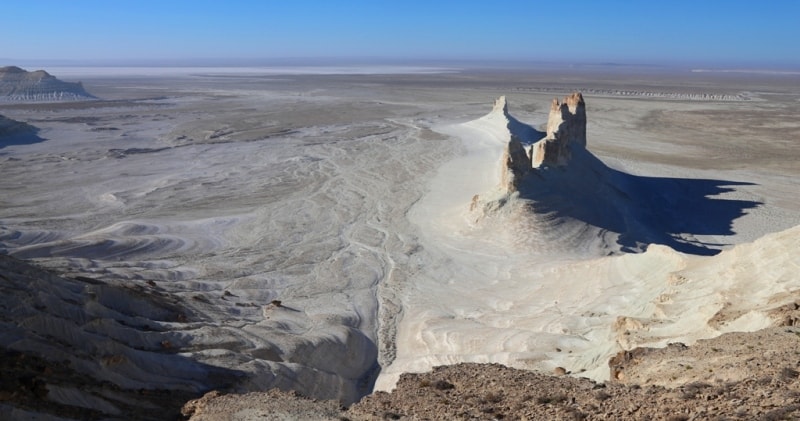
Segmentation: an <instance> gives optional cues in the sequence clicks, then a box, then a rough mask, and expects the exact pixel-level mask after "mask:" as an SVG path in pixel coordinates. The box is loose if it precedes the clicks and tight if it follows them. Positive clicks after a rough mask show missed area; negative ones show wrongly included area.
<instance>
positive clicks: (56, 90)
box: [0, 66, 94, 102]
mask: <svg viewBox="0 0 800 421" xmlns="http://www.w3.org/2000/svg"><path fill="white" fill-rule="evenodd" d="M86 99H94V96H92V95H91V94H90V93H88V92H86V90H85V89H84V88H83V85H82V84H81V83H80V82H75V83H73V82H64V81H62V80H59V79H58V78H56V77H55V76H52V75H51V74H49V73H47V72H46V71H44V70H36V71H34V72H28V71H26V70H24V69H21V68H19V67H16V66H6V67H0V101H6V102H39V101H81V100H86Z"/></svg>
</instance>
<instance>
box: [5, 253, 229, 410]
mask: <svg viewBox="0 0 800 421" xmlns="http://www.w3.org/2000/svg"><path fill="white" fill-rule="evenodd" d="M0 292H2V294H0V357H2V358H0V360H1V361H2V372H3V376H2V380H0V395H2V396H3V399H0V400H2V402H0V418H4V419H19V418H23V417H30V416H31V413H40V414H41V413H45V414H51V415H59V416H68V417H74V418H79V419H101V418H102V419H131V418H135V419H164V418H165V417H169V416H170V415H172V416H175V415H177V413H178V408H179V406H180V404H181V401H182V400H185V399H187V398H191V397H192V396H197V395H199V394H202V393H203V392H205V391H207V390H209V389H211V388H220V387H222V388H225V387H227V386H230V385H232V384H233V383H235V382H236V381H238V380H240V379H241V378H242V377H243V374H242V373H239V372H237V371H235V370H229V369H223V368H218V367H213V366H210V365H207V364H203V363H201V362H198V361H195V360H192V359H190V358H187V357H186V356H183V355H181V354H179V353H178V351H179V349H180V348H181V347H184V346H186V345H187V337H186V335H184V334H182V333H181V332H179V331H178V330H179V329H185V328H186V327H187V325H188V324H189V323H191V322H192V321H193V319H194V318H195V315H194V314H192V313H190V312H188V311H187V310H186V309H185V308H184V307H183V306H182V305H181V304H180V303H179V302H177V301H176V300H175V297H172V296H169V295H167V294H159V293H158V292H156V291H146V290H145V289H143V288H141V287H139V288H136V287H120V286H114V285H109V284H106V283H103V282H101V281H98V280H95V279H89V278H80V279H68V278H63V277H60V276H57V275H55V274H53V273H51V272H48V271H45V270H42V269H39V268H37V267H35V266H32V265H29V264H27V263H25V262H22V261H19V260H16V259H14V258H12V257H8V256H4V255H0Z"/></svg>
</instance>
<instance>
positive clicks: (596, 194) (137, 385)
mask: <svg viewBox="0 0 800 421" xmlns="http://www.w3.org/2000/svg"><path fill="white" fill-rule="evenodd" d="M36 70H38V71H36ZM45 70H46V71H45ZM694 70H695V71H692V69H686V68H678V67H636V66H615V65H598V66H540V67H537V66H529V67H526V68H505V69H500V68H491V69H486V68H477V67H470V68H468V67H459V66H456V65H454V66H406V65H393V66H366V65H365V66H338V67H334V66H328V67H322V66H296V67H286V66H284V67H281V66H275V67H258V66H254V67H181V68H167V67H151V68H150V67H130V68H126V67H69V66H62V67H59V66H51V67H48V68H46V69H44V70H39V69H23V68H20V67H16V66H9V67H3V68H0V289H1V290H2V294H0V324H1V325H2V329H0V352H2V353H3V356H2V358H1V359H0V360H2V362H1V363H0V364H1V365H2V366H3V368H2V373H3V375H2V379H0V418H3V419H41V420H50V419H91V420H95V419H97V420H99V419H154V420H155V419H178V418H180V417H185V418H189V417H192V419H197V420H203V419H236V420H250V419H352V420H360V419H665V420H668V419H669V420H678V419H683V420H689V419H795V418H798V417H800V374H798V372H800V351H797V350H800V346H798V345H800V330H798V329H800V328H799V327H798V325H800V322H798V320H800V310H798V309H800V258H799V257H798V250H800V194H798V192H799V190H798V182H797V180H798V178H800V164H799V162H800V148H798V147H797V146H798V142H799V141H800V74H797V73H792V72H787V73H769V72H738V71H737V72H715V71H697V69H694ZM78 81H80V82H78ZM204 396H205V397H204ZM187 402H188V403H187Z"/></svg>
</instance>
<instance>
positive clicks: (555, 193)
mask: <svg viewBox="0 0 800 421" xmlns="http://www.w3.org/2000/svg"><path fill="white" fill-rule="evenodd" d="M498 103H502V106H498V105H495V108H494V110H493V111H492V112H491V113H490V114H489V115H487V116H486V117H483V118H482V119H481V120H482V123H483V124H484V125H494V126H497V127H495V128H494V132H495V133H498V134H499V135H498V137H500V138H501V141H502V140H504V141H506V142H507V146H506V148H505V153H504V157H503V158H502V161H503V168H501V172H502V173H503V177H502V180H503V181H502V183H501V188H503V189H505V191H506V193H505V194H503V195H501V196H500V197H499V198H498V197H497V195H492V194H489V195H482V196H484V200H483V201H482V202H481V203H478V204H479V205H480V206H477V205H476V204H473V208H477V209H478V210H479V212H482V213H483V214H484V215H485V214H486V212H487V211H490V210H493V209H494V210H497V209H499V208H501V207H503V206H504V205H505V204H507V203H508V200H509V199H513V200H514V201H515V204H516V205H518V206H522V207H523V208H525V209H527V210H529V211H531V213H532V214H531V215H529V218H528V221H527V222H526V221H524V220H523V219H524V218H520V216H519V214H517V215H515V219H516V220H517V221H519V222H522V223H523V224H526V225H528V228H527V229H523V230H522V231H523V232H531V231H533V232H536V233H539V234H542V235H545V236H547V237H552V239H553V240H556V241H558V239H559V236H561V235H563V234H564V233H568V234H567V237H562V238H561V239H560V241H571V242H573V243H575V244H578V243H591V242H597V241H599V243H598V244H597V245H598V247H599V248H600V249H601V254H604V253H608V252H612V253H613V252H637V251H641V250H643V249H644V248H646V246H647V244H651V243H656V244H664V245H667V246H670V247H672V248H673V249H675V250H677V251H680V252H684V253H690V254H700V255H712V254H716V253H718V252H719V249H720V248H721V247H722V246H725V245H727V244H717V243H709V242H703V241H701V240H698V239H697V238H695V237H696V236H728V235H733V234H735V233H734V232H733V230H732V224H733V221H734V220H736V219H737V218H739V217H741V216H743V215H744V214H745V213H746V211H747V209H752V208H754V207H757V206H758V205H760V203H759V202H755V201H746V200H730V199H723V198H718V197H715V196H718V195H720V194H722V193H726V192H730V191H733V190H734V189H735V187H736V186H741V185H750V184H751V183H743V182H737V181H729V180H712V179H693V178H669V177H647V176H640V175H636V174H630V173H626V172H624V171H622V170H617V169H613V168H610V167H608V166H607V165H606V164H605V163H603V162H602V161H601V160H600V159H599V158H597V157H596V156H595V155H593V154H592V153H591V152H590V151H589V150H588V149H586V147H585V145H586V140H585V139H578V137H580V136H585V133H586V130H585V124H586V119H585V115H584V114H583V106H584V102H583V98H582V97H581V96H580V94H573V95H572V96H570V97H567V98H566V99H565V102H564V104H559V103H558V101H555V100H554V102H553V107H552V109H551V114H557V116H556V117H555V118H554V116H553V115H551V118H550V120H551V121H550V122H549V123H548V132H549V133H547V137H545V138H542V136H541V135H542V133H541V132H538V131H536V130H535V129H534V128H533V127H531V126H529V125H527V124H524V123H522V122H520V121H519V120H517V119H515V118H514V117H513V116H511V115H510V114H509V113H508V108H507V106H506V105H505V99H504V98H501V99H500V100H498ZM567 104H571V105H570V106H573V107H574V106H575V104H579V106H578V108H577V111H578V112H576V114H575V115H574V116H573V115H571V114H569V113H568V112H567V111H565V110H566V109H567ZM553 120H556V123H555V124H554V123H553ZM558 123H560V124H561V126H558ZM550 126H555V128H551V127H550ZM561 137H563V139H562V138H561ZM545 154H547V156H546V157H545V156H544V155H545ZM482 216H483V215H480V214H479V215H478V219H480V218H482ZM548 230H549V231H551V232H548ZM569 237H572V238H569ZM598 239H599V240H598Z"/></svg>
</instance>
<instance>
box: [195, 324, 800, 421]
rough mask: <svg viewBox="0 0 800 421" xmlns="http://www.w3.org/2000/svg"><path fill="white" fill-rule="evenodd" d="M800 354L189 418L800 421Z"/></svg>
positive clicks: (428, 381)
mask: <svg viewBox="0 0 800 421" xmlns="http://www.w3.org/2000/svg"><path fill="white" fill-rule="evenodd" d="M798 346H800V329H798V328H796V327H792V326H784V327H774V328H770V329H766V330H763V331H760V332H755V333H731V334H726V335H723V336H720V337H718V338H715V339H711V340H706V341H700V342H698V344H697V345H696V346H693V347H686V346H683V345H680V344H675V345H672V346H669V347H667V348H663V349H637V350H634V351H629V352H623V353H620V355H618V356H617V357H616V358H614V359H613V360H612V362H611V363H610V366H611V367H610V369H611V370H612V372H613V373H615V374H616V375H617V377H619V378H620V379H622V380H614V381H612V382H606V383H596V382H593V381H591V380H588V379H584V378H575V377H570V376H551V375H546V374H542V373H536V372H530V371H523V370H516V369H513V368H508V367H504V366H501V365H497V364H458V365H453V366H444V367H437V368H435V369H434V370H433V371H432V372H430V373H423V374H404V375H403V376H402V377H401V379H400V382H399V383H398V385H397V388H396V389H395V390H394V391H393V392H391V393H385V392H377V393H374V394H372V395H370V396H367V397H366V398H364V399H363V400H362V401H361V402H359V403H357V404H355V405H353V406H352V407H350V408H349V409H343V408H339V407H338V405H336V404H335V403H334V402H331V401H325V402H320V401H313V400H308V399H305V398H303V397H300V396H298V395H296V394H293V393H287V392H279V391H276V390H273V391H270V392H265V393H250V394H247V395H220V394H219V393H216V392H212V393H210V394H208V395H206V396H205V397H203V398H202V399H199V400H195V401H192V402H190V403H188V404H187V405H186V406H184V414H185V415H186V416H190V417H191V419H192V420H218V419H230V420H255V419H273V420H277V419H326V420H346V419H349V420H383V419H407V420H453V419H464V420H467V419H469V420H473V419H474V420H500V419H506V420H582V419H586V420H623V419H631V420H645V419H649V420H671V421H678V420H707V419H712V420H756V419H761V420H783V419H787V420H788V419H798V418H799V417H800V372H798V370H800V351H797V349H798ZM620 373H626V374H625V375H622V374H620ZM645 380H646V381H645ZM662 384H670V385H671V386H669V387H666V386H664V385H662Z"/></svg>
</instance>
